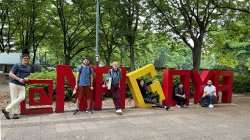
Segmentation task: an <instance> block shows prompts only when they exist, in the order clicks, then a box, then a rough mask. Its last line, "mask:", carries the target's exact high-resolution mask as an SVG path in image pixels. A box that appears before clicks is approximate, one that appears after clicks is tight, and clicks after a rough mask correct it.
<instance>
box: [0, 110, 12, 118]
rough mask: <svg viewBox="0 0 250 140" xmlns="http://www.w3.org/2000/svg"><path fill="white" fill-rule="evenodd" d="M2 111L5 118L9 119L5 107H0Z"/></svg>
mask: <svg viewBox="0 0 250 140" xmlns="http://www.w3.org/2000/svg"><path fill="white" fill-rule="evenodd" d="M2 112H3V114H4V116H5V118H6V119H10V113H9V112H7V111H6V110H5V109H2Z"/></svg>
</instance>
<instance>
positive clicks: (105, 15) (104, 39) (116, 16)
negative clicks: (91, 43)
mask: <svg viewBox="0 0 250 140" xmlns="http://www.w3.org/2000/svg"><path fill="white" fill-rule="evenodd" d="M119 4H120V3H119V1H117V0H106V1H102V2H101V7H100V9H101V10H100V36H101V40H100V50H101V51H100V52H101V55H102V56H103V57H104V58H105V61H106V65H108V66H109V65H110V62H111V56H112V53H113V52H114V51H115V49H116V48H117V47H118V45H121V44H119V40H121V38H122V28H123V26H124V25H123V24H124V23H123V20H122V18H121V11H119V7H118V6H119Z"/></svg>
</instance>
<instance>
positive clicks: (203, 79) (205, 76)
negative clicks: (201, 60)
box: [191, 70, 218, 104]
mask: <svg viewBox="0 0 250 140" xmlns="http://www.w3.org/2000/svg"><path fill="white" fill-rule="evenodd" d="M191 80H192V83H193V86H194V103H195V104H197V103H198V101H199V98H200V97H201V96H202V94H203V92H204V87H205V86H206V84H207V81H208V80H212V82H213V83H215V72H214V71H212V70H204V71H202V73H201V74H199V73H198V71H197V70H192V71H191ZM217 97H218V96H217ZM217 100H218V99H216V102H217Z"/></svg>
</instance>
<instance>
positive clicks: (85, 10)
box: [53, 0, 94, 64]
mask: <svg viewBox="0 0 250 140" xmlns="http://www.w3.org/2000/svg"><path fill="white" fill-rule="evenodd" d="M84 2H85V3H83V1H73V3H72V2H70V1H62V0H55V1H53V4H54V5H55V7H56V11H57V16H58V17H59V22H60V30H61V32H62V40H63V46H64V47H63V53H64V57H65V59H64V60H65V61H64V63H65V64H70V61H71V60H72V58H74V57H75V56H76V55H77V54H79V53H80V52H82V51H84V50H87V49H90V48H91V47H92V46H94V45H93V43H91V40H93V38H91V37H92V35H93V31H94V28H93V19H92V18H91V16H89V15H88V14H91V5H93V3H91V1H84ZM92 7H93V6H92Z"/></svg>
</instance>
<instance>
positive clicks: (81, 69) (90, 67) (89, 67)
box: [79, 66, 92, 76]
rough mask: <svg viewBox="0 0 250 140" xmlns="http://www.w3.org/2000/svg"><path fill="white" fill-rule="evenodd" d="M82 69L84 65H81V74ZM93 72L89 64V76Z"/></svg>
mask: <svg viewBox="0 0 250 140" xmlns="http://www.w3.org/2000/svg"><path fill="white" fill-rule="evenodd" d="M82 70H83V66H81V69H80V72H79V75H81V73H82ZM91 74H92V71H91V67H90V66H89V76H90V75H91Z"/></svg>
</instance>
